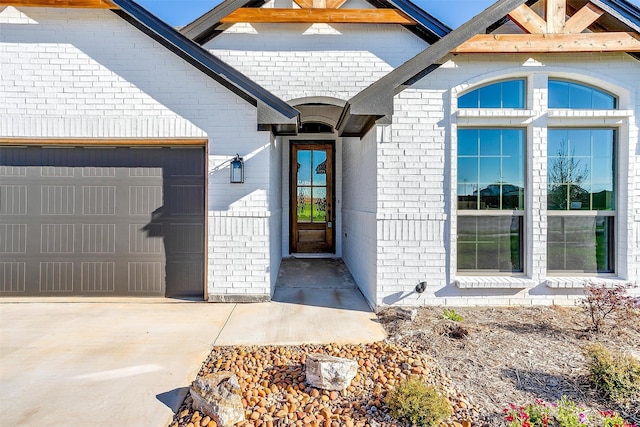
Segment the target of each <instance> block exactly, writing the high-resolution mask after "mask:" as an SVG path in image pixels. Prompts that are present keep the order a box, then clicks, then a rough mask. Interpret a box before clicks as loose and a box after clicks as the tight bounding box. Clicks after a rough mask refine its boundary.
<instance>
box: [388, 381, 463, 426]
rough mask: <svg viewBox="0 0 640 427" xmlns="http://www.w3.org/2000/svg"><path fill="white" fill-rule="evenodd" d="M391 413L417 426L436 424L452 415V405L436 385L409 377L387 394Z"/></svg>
mask: <svg viewBox="0 0 640 427" xmlns="http://www.w3.org/2000/svg"><path fill="white" fill-rule="evenodd" d="M385 403H386V404H387V406H389V409H390V410H391V415H393V416H394V417H395V418H396V419H398V420H401V421H406V422H409V423H411V424H412V425H417V426H429V427H430V426H435V425H437V424H438V423H439V422H440V421H442V420H444V419H445V418H447V417H449V415H451V405H450V403H449V401H448V400H447V398H446V397H443V396H442V395H441V394H440V393H439V392H438V390H436V389H435V387H433V386H430V385H427V384H425V383H424V382H423V381H422V380H421V379H419V378H415V377H413V378H408V379H406V380H404V381H402V382H401V383H400V384H399V385H398V387H396V388H395V389H394V390H392V391H390V392H389V394H387V397H386V400H385Z"/></svg>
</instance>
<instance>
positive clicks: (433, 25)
mask: <svg viewBox="0 0 640 427" xmlns="http://www.w3.org/2000/svg"><path fill="white" fill-rule="evenodd" d="M386 1H387V2H388V3H389V4H391V5H392V6H394V7H395V8H396V9H398V10H400V11H401V12H403V13H405V14H406V15H407V16H409V17H410V18H411V19H413V20H414V21H416V22H417V23H418V25H420V26H422V27H423V28H424V29H425V31H428V32H429V33H430V34H432V35H433V37H434V39H436V40H439V39H441V38H443V37H444V36H446V35H447V34H449V33H450V32H451V31H452V29H451V28H450V27H449V26H447V25H445V24H444V23H443V22H440V21H439V20H438V19H436V18H435V17H433V16H432V15H430V14H429V13H428V12H426V11H425V10H424V9H422V8H420V7H418V6H417V5H415V4H414V3H412V2H411V1H409V0H386Z"/></svg>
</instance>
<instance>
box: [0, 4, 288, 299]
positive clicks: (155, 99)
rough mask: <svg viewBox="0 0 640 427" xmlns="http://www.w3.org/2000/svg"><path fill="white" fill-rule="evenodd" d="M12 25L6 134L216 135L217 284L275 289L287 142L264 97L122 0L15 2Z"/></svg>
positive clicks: (7, 12) (7, 16)
mask: <svg viewBox="0 0 640 427" xmlns="http://www.w3.org/2000/svg"><path fill="white" fill-rule="evenodd" d="M0 34H1V38H0V69H1V70H2V73H0V137H23V138H78V137H83V138H154V137H158V138H173V137H206V138H208V140H209V144H208V155H209V156H208V164H209V165H208V166H209V183H208V184H209V185H208V226H209V234H208V254H209V258H208V265H209V271H208V277H207V281H208V292H209V296H210V297H215V295H226V296H229V295H256V296H264V295H267V296H268V295H269V294H270V289H271V285H272V282H273V280H272V279H273V274H274V273H273V270H276V274H277V264H279V258H274V257H272V256H271V252H273V251H274V250H275V252H276V253H277V252H279V243H278V241H279V237H280V231H279V230H278V227H277V224H278V223H279V221H280V216H279V215H280V214H279V213H278V212H277V206H278V204H279V202H278V200H279V199H278V197H279V195H278V193H279V192H280V184H279V183H278V182H276V183H273V180H272V175H278V174H279V171H280V169H279V166H278V163H274V162H273V158H278V157H279V156H280V151H279V149H278V148H276V147H275V146H274V145H273V144H272V141H271V139H270V133H269V132H257V131H256V109H255V107H253V106H252V105H250V104H248V103H247V102H246V101H244V100H242V99H240V98H238V97H237V96H236V95H235V94H233V93H231V92H230V91H229V90H228V89H226V88H225V87H223V86H221V85H220V84H219V83H217V82H216V81H214V80H212V79H211V78H209V77H207V76H205V75H204V74H203V73H201V72H200V71H198V70H196V69H195V68H193V67H192V66H191V65H190V64H188V63H186V62H185V61H183V60H182V59H180V58H178V57H177V56H176V55H174V54H173V53H171V52H170V51H168V50H167V49H166V48H164V47H162V46H161V45H159V44H158V43H156V42H154V41H153V40H152V39H150V38H149V37H148V36H146V35H145V34H143V33H141V32H140V31H139V30H137V29H135V28H134V27H132V26H131V25H130V24H128V23H127V22H125V21H124V20H122V19H121V18H119V17H118V16H117V15H115V14H114V13H112V12H110V11H106V10H85V9H46V8H23V9H22V10H20V11H18V10H17V9H15V8H13V7H7V8H4V9H3V10H1V11H0ZM236 153H238V154H240V155H241V156H243V157H244V158H245V162H246V177H245V184H240V185H231V184H229V168H228V166H229V165H228V161H229V160H230V159H231V158H233V156H235V154H236ZM272 165H273V167H275V169H272ZM270 182H272V185H271V186H270V185H269V183H270ZM274 205H275V206H276V210H275V213H274V215H275V219H270V218H271V215H272V212H271V209H272V207H273V206H274ZM270 222H271V223H272V224H275V225H276V226H275V227H274V226H273V225H271V226H270ZM274 232H275V233H276V235H275V237H274V236H273V235H272V233H274ZM205 238H207V236H203V239H205ZM274 245H275V246H274ZM274 259H275V260H277V263H276V264H275V265H271V264H270V263H271V262H272V260H274Z"/></svg>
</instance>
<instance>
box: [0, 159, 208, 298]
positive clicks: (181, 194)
mask: <svg viewBox="0 0 640 427" xmlns="http://www.w3.org/2000/svg"><path fill="white" fill-rule="evenodd" d="M204 177H205V173H204V149H203V148H202V147H197V148H124V147H117V148H108V147H100V148H97V147H93V148H88V147H85V148H82V147H68V148H60V147H57V148H47V147H0V295H4V296H65V295H69V296H70V295H83V296H116V295H117V296H159V295H166V296H172V297H200V298H202V296H203V289H204V284H203V277H204V274H203V265H204V242H205V229H204V203H205V197H204Z"/></svg>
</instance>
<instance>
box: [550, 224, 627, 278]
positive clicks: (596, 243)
mask: <svg viewBox="0 0 640 427" xmlns="http://www.w3.org/2000/svg"><path fill="white" fill-rule="evenodd" d="M613 221H614V220H613V217H604V216H598V217H553V216H550V217H549V221H548V223H547V268H548V269H549V271H576V272H583V273H610V272H613V263H612V260H613V237H612V236H613V233H612V231H613Z"/></svg>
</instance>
